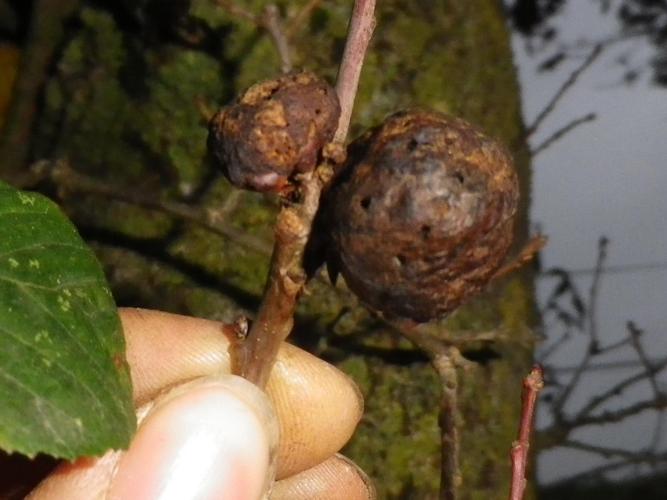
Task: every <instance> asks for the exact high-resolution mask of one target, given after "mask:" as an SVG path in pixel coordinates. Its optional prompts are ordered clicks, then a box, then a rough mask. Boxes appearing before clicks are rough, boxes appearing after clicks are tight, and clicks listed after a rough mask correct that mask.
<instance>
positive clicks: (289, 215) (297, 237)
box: [232, 0, 375, 387]
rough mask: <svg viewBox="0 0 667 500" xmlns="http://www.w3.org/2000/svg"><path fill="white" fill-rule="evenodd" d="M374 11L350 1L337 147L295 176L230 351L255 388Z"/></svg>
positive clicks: (277, 339) (277, 338)
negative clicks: (293, 196) (246, 320)
mask: <svg viewBox="0 0 667 500" xmlns="http://www.w3.org/2000/svg"><path fill="white" fill-rule="evenodd" d="M374 11H375V1H373V0H357V1H356V2H355V6H354V9H353V11H352V18H351V20H350V27H349V31H348V37H347V43H346V48H345V52H344V54H343V59H342V61H341V66H340V70H339V73H338V82H337V85H338V87H337V90H338V89H344V90H345V91H342V90H339V100H340V105H341V120H340V121H339V123H338V128H337V131H336V134H335V135H334V143H336V144H337V146H336V147H331V148H325V151H324V154H325V161H324V162H323V164H321V165H320V166H318V167H317V169H316V170H315V171H314V172H309V173H306V174H303V175H301V176H300V178H299V181H300V184H299V188H300V194H301V200H300V202H299V203H295V204H293V205H288V206H285V207H283V208H282V209H281V211H280V213H279V214H278V218H277V221H276V229H275V232H276V237H275V243H274V248H273V256H272V258H271V268H270V270H269V276H268V278H267V284H266V289H265V291H264V296H263V299H262V304H261V306H260V308H259V311H258V313H257V317H256V318H255V321H254V322H253V324H252V327H251V328H250V332H249V333H248V337H247V339H246V340H245V341H244V342H242V343H241V344H239V345H238V346H237V347H236V348H235V349H233V352H232V363H233V366H234V372H235V373H238V374H240V375H242V376H244V377H245V378H246V379H248V380H250V381H251V382H254V383H255V384H257V385H258V386H259V387H264V386H265V385H266V382H267V380H268V377H269V374H270V372H271V368H272V367H273V363H274V361H275V357H276V354H277V352H278V348H279V347H280V344H281V342H282V341H283V340H284V339H285V338H286V337H287V336H288V335H289V333H290V331H291V330H292V326H293V323H294V311H295V309H296V303H297V300H298V297H299V295H300V294H301V292H302V290H303V287H304V285H305V283H306V273H305V271H304V269H303V254H304V251H305V246H306V243H307V242H308V238H309V236H310V232H311V228H312V224H313V221H314V219H315V215H316V213H317V209H318V207H319V202H320V194H321V192H322V189H323V188H324V187H325V186H326V185H327V184H328V183H329V182H330V181H331V178H332V174H333V167H334V164H335V160H334V159H332V157H331V156H329V155H328V152H329V151H331V152H332V154H333V153H335V152H336V151H338V152H340V148H342V145H343V144H344V143H345V141H346V138H347V130H348V128H349V120H350V117H351V116H352V108H353V106H354V99H355V95H356V88H357V85H358V81H359V75H360V74H361V68H362V65H363V61H364V56H365V53H366V49H367V47H368V42H369V40H370V36H371V34H372V31H373V27H374V26H375V17H374ZM350 89H352V92H350ZM343 117H345V118H343Z"/></svg>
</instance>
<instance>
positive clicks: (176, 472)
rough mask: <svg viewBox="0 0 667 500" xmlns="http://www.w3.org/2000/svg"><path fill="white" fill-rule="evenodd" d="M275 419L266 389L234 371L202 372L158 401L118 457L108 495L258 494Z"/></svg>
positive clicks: (251, 498) (148, 499)
mask: <svg viewBox="0 0 667 500" xmlns="http://www.w3.org/2000/svg"><path fill="white" fill-rule="evenodd" d="M277 441H278V426H277V423H276V419H275V416H274V414H273V411H272V409H271V407H270V405H269V403H268V401H267V399H266V397H265V395H264V393H263V392H261V391H260V390H259V389H258V388H257V387H255V386H254V385H252V384H251V383H249V382H247V381H246V380H244V379H242V378H240V377H236V376H232V375H225V376H217V377H208V378H205V379H198V380H195V381H193V382H190V383H188V384H184V385H181V386H179V387H177V388H175V389H173V390H172V391H170V392H169V393H167V394H165V395H164V396H162V397H160V398H159V399H158V400H157V401H155V402H154V404H153V406H151V407H150V409H148V411H147V414H146V416H145V417H144V418H143V420H142V421H141V423H140V425H139V429H138V431H137V435H136V436H135V438H134V440H133V441H132V444H131V446H130V449H129V450H128V451H127V452H125V454H124V455H123V457H122V458H121V459H120V461H119V463H118V467H117V471H116V473H115V475H114V478H113V480H112V482H111V486H110V489H109V492H108V494H107V498H109V499H113V500H126V499H137V498H141V499H142V500H153V499H155V500H157V499H159V500H171V499H174V500H176V499H178V500H188V499H194V498H197V499H198V500H206V499H214V498H215V499H229V500H231V499H234V500H244V499H248V500H256V499H258V498H261V497H262V496H263V495H264V494H265V492H266V491H267V490H268V488H269V486H270V484H271V483H272V481H273V469H274V467H273V461H274V460H273V458H274V455H275V448H276V444H277Z"/></svg>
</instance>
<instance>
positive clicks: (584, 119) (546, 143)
mask: <svg viewBox="0 0 667 500" xmlns="http://www.w3.org/2000/svg"><path fill="white" fill-rule="evenodd" d="M595 119H597V115H596V114H595V113H588V114H587V115H584V116H581V117H579V118H575V119H574V120H572V121H571V122H569V123H567V124H566V125H564V126H562V127H561V128H559V129H558V130H556V131H555V132H554V133H553V134H551V135H550V136H549V137H547V138H546V139H544V140H543V141H542V142H541V143H540V144H538V145H537V146H535V148H534V149H533V150H532V151H531V152H530V154H531V155H532V156H533V157H535V156H537V155H538V154H540V153H541V152H542V151H544V150H545V149H547V148H548V147H550V146H551V145H552V144H554V143H555V142H557V141H559V140H561V139H562V138H563V137H564V136H566V135H567V134H569V133H570V132H572V131H573V130H574V129H575V128H577V127H578V126H579V125H583V124H584V123H588V122H592V121H594V120H595Z"/></svg>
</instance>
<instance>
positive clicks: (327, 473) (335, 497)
mask: <svg viewBox="0 0 667 500" xmlns="http://www.w3.org/2000/svg"><path fill="white" fill-rule="evenodd" d="M374 498H376V494H375V488H374V487H373V483H372V482H371V481H370V479H369V478H368V476H367V475H366V474H365V473H364V472H363V471H362V470H361V469H360V468H359V467H358V466H357V465H356V464H355V463H354V462H352V461H351V460H349V459H348V458H346V457H344V456H343V455H339V454H336V455H334V456H332V457H329V458H328V459H327V460H325V461H324V462H322V463H320V464H317V465H316V466H315V467H311V468H310V469H307V470H305V471H302V472H299V473H298V474H295V475H293V476H291V477H288V478H286V479H283V480H281V481H278V482H277V483H275V484H274V485H273V488H272V489H271V496H270V500H372V499H374Z"/></svg>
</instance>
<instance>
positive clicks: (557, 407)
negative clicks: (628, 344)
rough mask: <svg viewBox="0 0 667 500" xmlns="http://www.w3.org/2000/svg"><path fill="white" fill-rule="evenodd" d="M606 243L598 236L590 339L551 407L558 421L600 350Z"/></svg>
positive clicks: (605, 240)
mask: <svg viewBox="0 0 667 500" xmlns="http://www.w3.org/2000/svg"><path fill="white" fill-rule="evenodd" d="M607 244H608V240H607V238H605V237H602V238H600V240H599V242H598V256H597V260H596V263H595V273H594V274H593V283H592V284H591V288H590V292H589V299H588V334H589V335H590V341H589V343H588V347H587V349H586V353H585V354H584V358H583V359H582V361H581V364H580V365H579V367H578V369H577V370H576V371H575V372H574V374H573V375H572V378H571V379H570V381H569V382H568V384H567V386H566V387H565V389H563V391H562V392H561V393H560V394H559V395H558V397H557V399H556V401H555V402H554V405H553V409H554V412H555V413H556V414H555V415H554V416H555V417H556V419H557V420H558V421H562V420H563V419H564V415H563V409H564V407H565V403H566V402H567V400H568V399H569V397H570V395H571V394H572V391H573V390H574V388H575V387H576V386H577V384H578V383H579V380H580V379H581V377H582V376H583V374H584V372H585V371H586V369H587V368H588V365H589V363H590V361H591V359H592V358H593V356H595V355H596V354H599V352H600V344H599V339H598V335H597V323H596V314H595V313H596V303H597V296H598V291H599V287H600V279H601V277H602V267H603V265H604V261H605V259H606V257H607Z"/></svg>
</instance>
